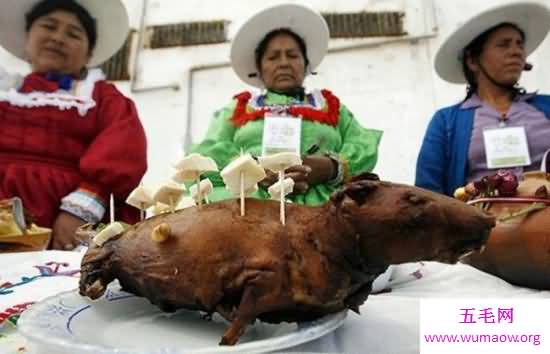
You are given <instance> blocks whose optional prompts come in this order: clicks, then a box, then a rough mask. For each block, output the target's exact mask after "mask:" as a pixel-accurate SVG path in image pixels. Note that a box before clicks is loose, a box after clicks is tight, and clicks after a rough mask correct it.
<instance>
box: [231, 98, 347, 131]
mask: <svg viewBox="0 0 550 354" xmlns="http://www.w3.org/2000/svg"><path fill="white" fill-rule="evenodd" d="M321 97H322V98H321ZM307 98H308V100H307V101H308V102H307V103H306V104H301V105H289V106H281V105H266V104H265V103H264V99H265V95H261V96H258V97H254V98H253V97H252V94H251V93H250V92H243V93H240V94H238V95H236V96H235V99H237V106H236V107H235V111H234V112H233V117H232V118H231V121H232V122H233V124H234V125H235V126H236V127H242V126H243V125H245V124H246V123H248V122H251V121H254V120H258V119H262V118H264V116H265V114H266V113H269V112H279V111H281V110H283V111H285V112H286V113H288V114H289V115H291V116H294V117H302V119H305V120H309V121H312V122H319V123H323V124H328V125H331V126H333V127H336V126H337V125H338V117H339V114H340V100H339V99H338V97H336V96H334V95H333V94H332V92H330V91H328V90H322V91H321V94H320V95H316V94H315V93H312V94H308V95H307Z"/></svg>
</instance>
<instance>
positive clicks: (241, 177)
mask: <svg viewBox="0 0 550 354" xmlns="http://www.w3.org/2000/svg"><path fill="white" fill-rule="evenodd" d="M240 180H241V181H240V182H241V188H240V192H241V216H244V215H245V206H244V172H243V171H241V175H240Z"/></svg>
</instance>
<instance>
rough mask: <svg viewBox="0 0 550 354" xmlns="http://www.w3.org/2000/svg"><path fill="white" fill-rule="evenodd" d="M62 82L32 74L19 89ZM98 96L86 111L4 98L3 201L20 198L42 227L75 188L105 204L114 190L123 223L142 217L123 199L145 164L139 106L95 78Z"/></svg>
mask: <svg viewBox="0 0 550 354" xmlns="http://www.w3.org/2000/svg"><path fill="white" fill-rule="evenodd" d="M56 85H57V83H55V82H50V81H48V80H46V79H45V78H44V77H43V76H41V75H38V74H31V75H29V76H27V77H26V78H25V81H24V83H23V85H22V87H21V89H20V92H22V93H29V92H37V91H43V92H54V91H56V90H57V87H56ZM92 98H93V100H94V101H95V102H96V106H95V107H94V108H91V109H89V110H88V112H87V113H86V114H85V115H84V116H81V115H80V114H79V113H78V111H77V109H76V108H70V109H67V110H61V109H60V108H58V107H56V106H44V107H32V108H28V107H18V106H15V105H13V104H10V103H9V102H6V101H4V102H0V132H1V133H0V134H1V135H0V198H9V197H13V196H19V197H20V198H22V200H23V204H24V206H25V208H26V209H28V210H29V211H30V212H31V214H32V215H33V216H34V217H35V219H36V222H37V224H38V225H40V226H45V227H51V226H52V224H53V222H54V220H55V218H56V216H57V215H58V213H59V207H60V203H61V199H62V198H63V197H65V196H67V195H69V194H71V193H72V192H75V191H77V190H84V191H88V192H91V193H92V195H95V196H96V197H97V198H98V200H99V201H100V202H101V203H102V204H103V206H105V207H107V206H108V200H109V195H110V194H111V193H112V194H113V195H114V197H115V201H116V204H117V205H118V206H117V207H115V211H116V219H117V220H122V221H125V222H129V223H134V222H136V221H137V220H138V219H139V213H138V211H137V210H136V209H134V208H132V207H129V206H128V205H126V204H125V203H124V201H125V199H126V197H127V196H128V194H129V193H130V192H131V191H132V189H133V188H135V187H136V186H137V185H138V184H139V182H140V180H141V178H142V176H143V174H144V173H145V171H146V168H147V162H146V138H145V132H144V130H143V127H142V125H141V123H140V121H139V118H138V114H137V111H136V108H135V106H134V104H133V102H132V101H131V100H130V99H128V98H126V97H124V96H123V95H122V94H121V93H120V92H119V91H118V90H117V89H116V88H115V86H114V85H112V84H109V83H107V82H106V81H97V82H96V83H95V87H94V89H93V95H92ZM105 214H106V215H109V213H108V212H107V213H105Z"/></svg>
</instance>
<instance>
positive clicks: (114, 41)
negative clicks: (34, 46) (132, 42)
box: [0, 0, 129, 67]
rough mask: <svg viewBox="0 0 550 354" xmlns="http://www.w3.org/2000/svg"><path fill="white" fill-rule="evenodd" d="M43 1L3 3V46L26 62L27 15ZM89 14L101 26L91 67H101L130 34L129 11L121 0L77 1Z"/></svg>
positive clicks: (0, 22) (0, 26)
mask: <svg viewBox="0 0 550 354" xmlns="http://www.w3.org/2000/svg"><path fill="white" fill-rule="evenodd" d="M40 1H41V0H2V4H1V5H0V6H2V11H1V12H0V45H1V46H2V47H4V49H6V50H7V51H8V52H10V53H11V54H13V55H15V56H16V57H18V58H21V59H23V60H26V56H25V42H26V37H27V32H26V31H25V14H27V13H28V12H29V11H30V10H31V9H32V8H33V7H34V6H35V5H36V4H38V3H39V2H40ZM74 1H75V2H76V3H78V4H79V5H80V6H82V7H83V8H84V9H86V10H87V11H88V13H89V14H90V16H92V17H93V18H94V19H95V20H96V23H97V44H96V46H95V48H94V51H93V53H92V57H91V58H90V61H89V62H88V66H90V67H92V66H97V65H99V64H101V63H103V62H104V61H106V60H107V59H109V58H110V57H112V56H113V54H115V53H116V52H117V50H118V49H119V48H120V47H121V46H122V45H123V44H124V41H125V40H126V37H127V35H128V30H129V24H128V14H127V12H126V8H125V7H124V5H123V4H122V2H121V1H120V0H108V1H104V0H99V1H98V0H74Z"/></svg>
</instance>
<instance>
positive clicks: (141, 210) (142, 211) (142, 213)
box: [139, 202, 145, 222]
mask: <svg viewBox="0 0 550 354" xmlns="http://www.w3.org/2000/svg"><path fill="white" fill-rule="evenodd" d="M139 206H140V208H139V218H140V219H141V221H142V222H143V220H145V203H143V202H141V203H139Z"/></svg>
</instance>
